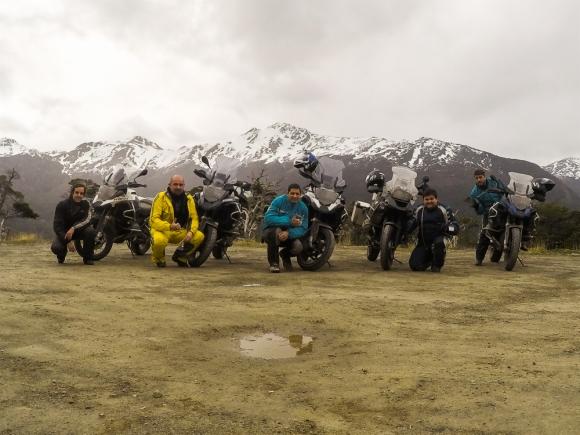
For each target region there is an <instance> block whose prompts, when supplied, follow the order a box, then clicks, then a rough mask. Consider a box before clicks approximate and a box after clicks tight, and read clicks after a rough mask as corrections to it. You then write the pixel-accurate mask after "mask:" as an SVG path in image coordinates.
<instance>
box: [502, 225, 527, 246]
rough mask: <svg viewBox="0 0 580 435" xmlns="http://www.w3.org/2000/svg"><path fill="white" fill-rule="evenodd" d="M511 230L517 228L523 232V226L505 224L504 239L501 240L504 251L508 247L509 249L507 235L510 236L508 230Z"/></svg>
mask: <svg viewBox="0 0 580 435" xmlns="http://www.w3.org/2000/svg"><path fill="white" fill-rule="evenodd" d="M512 228H519V229H520V230H521V231H523V230H524V226H523V225H521V224H510V223H507V224H506V226H505V233H504V238H503V247H504V249H506V250H507V249H508V247H509V242H510V240H509V239H510V238H509V234H510V230H511V229H512Z"/></svg>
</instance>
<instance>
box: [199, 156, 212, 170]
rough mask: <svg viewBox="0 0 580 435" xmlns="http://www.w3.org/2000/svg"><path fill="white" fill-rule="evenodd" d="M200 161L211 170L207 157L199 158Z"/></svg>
mask: <svg viewBox="0 0 580 435" xmlns="http://www.w3.org/2000/svg"><path fill="white" fill-rule="evenodd" d="M201 161H202V162H203V163H204V164H205V165H206V166H207V167H208V168H210V169H211V166H210V165H209V160H208V159H207V156H203V157H202V158H201Z"/></svg>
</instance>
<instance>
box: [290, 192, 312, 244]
mask: <svg viewBox="0 0 580 435" xmlns="http://www.w3.org/2000/svg"><path fill="white" fill-rule="evenodd" d="M299 204H300V212H299V213H300V216H302V222H301V224H300V226H299V227H292V228H290V229H289V230H288V236H289V237H290V238H291V239H299V238H300V237H302V236H303V235H304V234H306V232H307V231H308V207H306V204H304V203H303V202H302V200H300V202H299Z"/></svg>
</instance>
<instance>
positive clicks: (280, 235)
mask: <svg viewBox="0 0 580 435" xmlns="http://www.w3.org/2000/svg"><path fill="white" fill-rule="evenodd" d="M278 240H280V241H281V242H285V241H286V240H288V231H280V232H279V233H278Z"/></svg>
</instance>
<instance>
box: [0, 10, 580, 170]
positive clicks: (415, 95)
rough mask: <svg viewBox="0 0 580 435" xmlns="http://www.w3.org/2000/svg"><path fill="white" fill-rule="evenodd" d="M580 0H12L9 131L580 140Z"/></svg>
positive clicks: (6, 28)
mask: <svg viewBox="0 0 580 435" xmlns="http://www.w3.org/2000/svg"><path fill="white" fill-rule="evenodd" d="M579 22H580V2H577V1H574V0H570V1H558V0H556V1H553V0H551V1H549V2H548V1H545V0H541V1H540V0H517V1H516V0H440V1H431V0H425V1H418V0H417V1H413V0H411V1H403V0H401V1H386V0H376V1H370V0H364V1H355V0H352V1H340V0H317V1H312V0H292V1H290V0H287V1H282V0H207V1H193V0H156V1H154V0H19V1H18V2H3V3H2V5H1V6H0V27H1V28H2V31H1V32H0V137H3V136H7V137H12V138H14V139H16V140H18V141H19V142H21V143H22V144H24V145H27V146H31V147H36V148H38V149H41V150H49V149H70V148H72V147H73V146H75V145H77V144H79V143H81V142H84V141H90V140H99V139H109V140H119V139H125V138H128V137H131V136H133V135H137V134H139V135H143V136H146V137H148V138H150V139H152V140H155V141H157V142H158V143H160V144H162V145H163V146H166V147H175V146H179V145H193V144H196V143H200V142H208V141H214V140H221V139H225V138H229V137H233V136H235V135H238V134H240V133H242V132H244V131H246V130H247V129H249V128H251V127H266V126H267V125H270V124H272V123H273V122H276V121H285V122H290V123H294V124H296V125H299V126H302V127H306V128H308V129H310V130H312V131H314V132H317V133H322V134H330V135H341V136H382V137H387V138H390V139H404V138H406V139H416V138H418V137H420V136H430V137H435V138H439V139H444V140H449V141H454V142H458V143H464V144H468V145H472V146H474V147H477V148H481V149H485V150H488V151H491V152H494V153H497V154H500V155H504V156H510V157H516V158H524V159H530V160H534V161H536V162H539V163H547V162H549V161H551V160H555V159H559V158H562V157H566V156H569V155H577V156H578V155H580V151H578V149H579V145H580V128H579V125H580V111H579V109H578V107H579V103H580V79H579V77H580V26H579V25H578V23H579Z"/></svg>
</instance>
